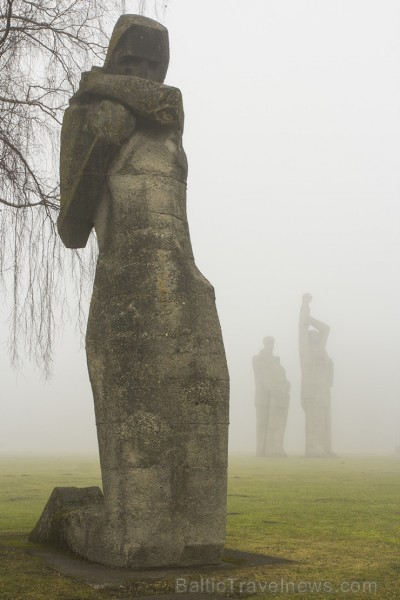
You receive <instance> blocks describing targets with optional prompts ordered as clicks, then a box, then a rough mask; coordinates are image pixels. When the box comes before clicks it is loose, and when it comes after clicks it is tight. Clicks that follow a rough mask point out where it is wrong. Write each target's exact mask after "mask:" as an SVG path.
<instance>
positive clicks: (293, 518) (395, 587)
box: [0, 456, 400, 600]
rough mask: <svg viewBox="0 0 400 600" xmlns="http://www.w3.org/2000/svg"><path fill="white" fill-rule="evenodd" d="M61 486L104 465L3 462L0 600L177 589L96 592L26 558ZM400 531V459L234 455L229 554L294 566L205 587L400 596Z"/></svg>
mask: <svg viewBox="0 0 400 600" xmlns="http://www.w3.org/2000/svg"><path fill="white" fill-rule="evenodd" d="M56 485H58V486H68V485H76V486H87V485H100V472H99V466H98V462H97V460H96V459H94V458H86V459H85V458H82V457H76V456H75V457H74V456H70V457H60V458H39V457H37V458H29V459H27V458H24V457H19V458H15V457H4V456H3V457H1V458H0V600H42V599H43V600H45V599H46V600H86V599H87V600H92V599H97V600H111V599H114V598H115V599H116V598H124V599H126V598H131V597H133V596H136V595H144V594H150V595H151V594H156V593H166V592H173V591H174V589H175V586H176V582H175V580H174V579H172V578H171V579H169V580H166V581H165V580H164V581H157V580H152V581H148V580H147V581H140V580H139V581H138V582H137V583H135V584H134V585H131V586H130V587H129V588H128V587H125V588H121V589H116V590H95V589H92V588H90V587H88V586H86V585H84V584H81V583H78V582H75V581H73V580H72V579H69V578H67V577H63V576H61V575H59V574H58V573H56V572H55V571H52V570H50V569H48V568H47V567H46V566H45V565H44V564H43V562H42V561H41V559H39V558H37V557H34V556H32V555H29V554H27V549H29V548H30V547H32V544H29V543H28V542H27V535H28V533H29V531H30V530H31V529H32V527H33V525H34V524H35V522H36V520H37V518H38V516H39V514H40V513H41V511H42V509H43V507H44V504H45V503H46V501H47V499H48V497H49V495H50V492H51V491H52V489H53V487H54V486H56ZM399 534H400V458H399V457H377V456H364V457H361V456H360V457H355V456H351V457H350V456H343V457H339V458H336V459H327V460H325V459H304V458H300V457H299V458H287V459H261V458H257V459H256V458H252V457H249V456H232V457H231V460H230V470H229V492H228V527H227V542H226V546H227V548H232V549H237V550H242V551H247V552H257V553H262V554H268V555H271V556H275V557H280V558H285V559H289V560H291V561H293V562H291V563H287V564H276V565H267V566H257V567H248V566H243V565H241V564H240V563H239V564H237V565H236V569H235V570H234V571H218V570H217V571H212V572H205V573H204V577H203V590H204V591H207V590H206V589H205V588H206V587H208V591H213V590H214V591H217V590H216V587H217V585H218V586H219V587H218V590H219V591H220V592H222V593H225V594H227V595H234V596H237V595H240V593H242V594H257V596H258V597H259V598H262V597H263V598H300V597H301V598H313V599H316V600H319V599H322V598H329V599H332V600H333V599H336V598H357V599H366V598H368V599H371V598H374V599H393V600H395V599H397V600H398V599H400V535H399ZM232 579H235V581H234V582H232ZM179 585H180V588H178V589H179V591H182V592H183V591H190V590H191V591H201V590H200V586H201V573H199V572H196V573H193V574H192V577H191V583H189V582H188V581H185V582H183V581H180V582H179ZM189 586H191V587H189ZM178 598H179V596H178Z"/></svg>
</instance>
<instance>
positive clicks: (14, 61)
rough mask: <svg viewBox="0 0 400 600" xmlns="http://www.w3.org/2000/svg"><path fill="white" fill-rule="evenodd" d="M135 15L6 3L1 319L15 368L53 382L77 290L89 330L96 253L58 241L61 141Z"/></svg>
mask: <svg viewBox="0 0 400 600" xmlns="http://www.w3.org/2000/svg"><path fill="white" fill-rule="evenodd" d="M126 8H129V9H131V7H130V6H129V7H127V3H126V2H123V1H122V2H121V1H117V0H115V1H114V2H112V1H110V0H35V1H29V0H0V284H1V285H2V290H1V291H2V298H3V311H2V313H0V314H1V316H2V317H3V320H4V317H5V309H4V307H7V311H8V324H9V332H10V335H9V340H8V347H9V351H10V357H11V361H12V363H13V364H14V366H18V365H19V362H20V357H21V355H26V354H28V356H29V357H30V358H31V359H34V360H35V361H36V363H37V364H38V365H39V367H40V368H41V369H42V370H43V371H44V372H45V373H48V370H49V367H50V364H51V359H52V350H53V341H54V337H55V332H56V328H57V324H59V323H60V321H62V319H63V315H64V313H65V311H66V310H68V303H67V302H66V298H67V295H66V286H67V285H68V281H71V280H72V281H73V282H74V283H75V286H74V287H75V293H76V299H77V303H76V304H77V307H78V323H80V325H81V327H83V324H84V320H85V303H84V302H83V298H84V295H85V292H86V291H87V290H88V288H90V283H91V280H92V275H93V267H94V264H95V255H96V245H95V244H93V243H92V244H91V245H90V247H89V250H88V252H71V251H69V250H68V251H66V250H64V248H63V247H62V244H61V243H60V241H59V238H58V235H57V232H56V227H55V222H56V219H57V215H58V210H59V182H58V179H59V178H58V163H59V131H60V125H61V121H62V116H63V112H64V110H65V108H66V106H67V103H68V99H69V98H70V96H71V95H72V94H73V93H74V91H75V90H76V88H77V85H78V83H79V78H80V75H81V72H82V71H83V70H85V68H87V67H89V66H91V65H93V64H97V65H101V64H102V61H103V58H104V55H105V50H106V48H107V37H108V36H107V33H109V30H110V26H111V25H112V22H113V21H114V20H115V18H116V17H117V16H118V13H119V12H121V11H122V12H125V10H126ZM165 8H166V2H161V3H160V2H159V1H158V0H148V1H147V2H146V0H137V1H136V2H135V5H134V7H133V11H134V12H136V11H137V12H140V13H141V14H146V13H149V12H152V13H153V14H152V15H149V16H156V17H157V16H158V15H159V13H160V10H165Z"/></svg>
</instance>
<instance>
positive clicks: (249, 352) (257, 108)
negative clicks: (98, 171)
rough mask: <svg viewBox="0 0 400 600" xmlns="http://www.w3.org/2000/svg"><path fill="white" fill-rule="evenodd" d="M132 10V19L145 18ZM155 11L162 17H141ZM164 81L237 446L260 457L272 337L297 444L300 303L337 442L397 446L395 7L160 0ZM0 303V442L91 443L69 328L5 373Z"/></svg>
mask: <svg viewBox="0 0 400 600" xmlns="http://www.w3.org/2000/svg"><path fill="white" fill-rule="evenodd" d="M136 9H137V2H129V1H127V2H126V12H137V10H136ZM148 16H151V17H154V16H155V15H154V14H151V13H148ZM159 16H160V20H162V21H163V23H164V24H165V25H166V26H167V27H168V29H169V33H170V46H171V62H170V68H169V72H168V75H167V79H166V83H167V84H169V85H174V86H177V87H179V88H180V89H181V90H182V94H183V101H184V107H185V114H186V124H185V134H184V145H185V150H186V153H187V155H188V161H189V180H188V197H187V203H188V219H189V226H190V231H191V237H192V243H193V249H194V255H195V260H196V263H197V265H198V267H199V268H200V270H201V271H202V273H203V274H204V275H205V276H206V277H207V278H208V279H209V280H210V281H211V283H212V284H213V285H214V287H215V292H216V300H217V307H218V311H219V317H220V321H221V327H222V332H223V336H224V341H225V347H226V353H227V358H228V364H229V371H230V377H231V428H230V450H231V451H233V452H238V451H241V452H254V448H255V408H254V379H253V372H252V365H251V359H252V357H253V356H254V355H255V354H257V353H258V352H259V350H260V349H261V347H262V338H263V337H265V336H266V335H272V336H274V337H275V340H276V341H275V353H276V354H277V355H278V356H280V357H281V363H282V365H283V366H284V367H285V369H286V372H287V376H288V379H289V381H290V382H291V385H292V388H291V400H290V406H289V420H288V427H287V431H286V437H285V447H286V450H287V452H288V453H302V452H303V451H304V413H303V411H302V409H301V407H300V389H299V387H300V367H299V360H298V346H297V343H298V342H297V320H298V312H299V309H300V303H301V296H302V294H303V293H304V292H310V293H311V294H312V295H313V298H314V299H313V302H312V303H311V314H312V315H313V316H314V317H315V318H317V319H320V320H322V321H324V322H326V323H327V324H328V325H330V327H331V334H330V337H329V340H328V344H327V350H328V353H329V355H330V357H331V358H332V360H333V361H334V365H335V379H334V386H333V389H332V413H333V415H332V421H333V447H334V450H336V452H339V453H340V452H389V453H393V451H394V448H395V446H396V445H400V402H399V399H400V369H399V359H400V351H399V345H400V318H399V309H400V269H399V263H400V236H399V225H400V202H399V195H400V69H399V65H400V37H399V34H398V32H399V30H400V4H399V3H398V1H397V0H380V1H379V2H378V1H377V0H268V1H266V0H249V2H247V3H246V4H245V3H243V2H239V1H232V0H218V2H215V1H213V0H190V1H188V0H170V2H168V5H167V10H166V11H165V13H164V15H163V14H160V15H159ZM6 317H7V311H6V309H4V307H3V308H2V309H1V312H0V318H1V323H0V334H1V340H2V344H1V354H0V364H1V380H0V452H1V453H14V454H15V453H21V454H28V453H29V454H33V453H44V452H46V453H53V454H61V453H66V452H93V453H94V452H97V439H96V430H95V422H94V411H93V400H92V394H91V390H90V385H89V380H88V375H87V371H86V357H85V352H84V349H83V347H82V346H83V343H82V339H81V338H80V336H79V333H78V332H77V331H75V329H74V321H73V319H71V323H70V324H69V325H67V327H66V328H65V330H64V331H60V338H59V341H58V343H57V347H56V353H55V361H54V368H53V377H52V380H51V381H50V382H45V381H43V379H42V378H41V375H40V373H38V372H37V371H35V370H34V369H32V368H31V367H29V365H27V366H26V367H25V368H24V370H23V371H22V372H20V373H18V374H16V373H15V372H13V371H12V370H11V367H10V362H9V358H8V353H7V324H6Z"/></svg>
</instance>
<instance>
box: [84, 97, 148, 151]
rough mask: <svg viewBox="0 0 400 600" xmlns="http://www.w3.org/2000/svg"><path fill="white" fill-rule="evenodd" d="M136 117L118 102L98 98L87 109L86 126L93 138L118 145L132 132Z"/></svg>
mask: <svg viewBox="0 0 400 600" xmlns="http://www.w3.org/2000/svg"><path fill="white" fill-rule="evenodd" d="M135 125H136V118H135V116H134V115H133V113H132V111H130V110H128V109H127V108H126V107H125V106H124V105H123V104H121V103H120V102H116V101H114V100H99V101H97V102H93V103H92V104H91V105H90V106H89V107H88V111H87V127H88V129H89V131H90V132H91V133H92V135H94V137H95V139H97V140H98V141H101V142H104V143H107V142H108V143H110V144H113V145H114V144H115V145H117V146H119V145H120V144H122V143H123V142H124V141H125V140H126V139H127V138H128V137H129V136H130V135H131V134H132V133H133V130H134V128H135Z"/></svg>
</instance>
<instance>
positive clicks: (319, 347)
mask: <svg viewBox="0 0 400 600" xmlns="http://www.w3.org/2000/svg"><path fill="white" fill-rule="evenodd" d="M311 300H312V296H311V295H310V294H304V295H303V301H302V304H301V309H300V319H299V350H300V364H301V375H302V378H301V405H302V407H303V409H304V412H305V416H306V456H309V457H313V456H315V457H330V456H334V455H333V453H332V436H331V387H332V383H333V362H332V360H331V359H330V358H329V356H328V353H327V351H326V343H327V340H328V335H329V327H328V325H326V324H325V323H322V322H321V321H317V319H314V318H313V317H311V315H310V302H311Z"/></svg>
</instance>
